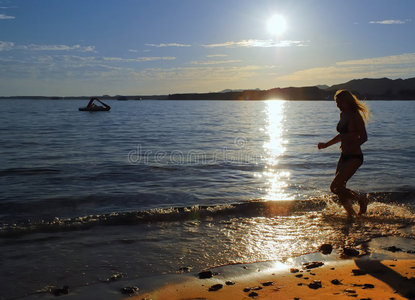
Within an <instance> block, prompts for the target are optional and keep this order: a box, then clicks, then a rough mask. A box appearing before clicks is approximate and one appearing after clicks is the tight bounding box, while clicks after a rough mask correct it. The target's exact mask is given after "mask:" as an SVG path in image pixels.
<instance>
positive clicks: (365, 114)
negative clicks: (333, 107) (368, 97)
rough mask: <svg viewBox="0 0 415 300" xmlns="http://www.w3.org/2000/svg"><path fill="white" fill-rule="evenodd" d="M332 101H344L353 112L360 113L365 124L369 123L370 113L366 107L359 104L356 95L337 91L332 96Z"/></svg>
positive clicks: (345, 91)
mask: <svg viewBox="0 0 415 300" xmlns="http://www.w3.org/2000/svg"><path fill="white" fill-rule="evenodd" d="M334 100H336V102H337V101H339V100H342V101H345V102H346V103H347V104H349V106H350V107H351V109H352V110H353V111H358V112H359V113H360V115H361V116H362V118H363V120H364V121H365V123H366V122H367V121H369V119H370V116H371V113H370V111H369V108H368V107H367V105H366V104H364V103H363V102H361V101H360V100H359V98H357V97H356V95H354V94H352V93H351V92H349V91H348V90H338V91H337V92H336V94H334Z"/></svg>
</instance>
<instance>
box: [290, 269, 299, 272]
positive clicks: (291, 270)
mask: <svg viewBox="0 0 415 300" xmlns="http://www.w3.org/2000/svg"><path fill="white" fill-rule="evenodd" d="M298 272H300V270H298V269H296V268H291V269H290V273H298Z"/></svg>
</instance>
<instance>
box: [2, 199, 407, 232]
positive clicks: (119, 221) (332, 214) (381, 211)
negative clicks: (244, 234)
mask: <svg viewBox="0 0 415 300" xmlns="http://www.w3.org/2000/svg"><path fill="white" fill-rule="evenodd" d="M392 194H394V193H392ZM399 195H400V197H398V196H396V195H395V196H396V197H397V199H401V200H402V199H403V200H402V201H401V203H400V204H399V203H396V201H395V200H396V199H395V197H392V199H391V198H390V194H389V193H375V194H371V195H370V197H371V199H372V201H371V203H370V204H369V209H368V213H367V215H365V216H364V217H362V218H361V220H362V221H363V222H370V223H372V224H374V225H376V224H380V223H382V224H384V223H388V224H401V225H402V226H407V225H410V224H415V214H414V213H413V212H412V211H411V207H410V206H409V205H406V204H405V201H406V200H407V198H405V197H402V195H407V194H406V193H404V194H399ZM375 196H376V197H375ZM412 196H413V194H412V193H409V196H408V197H409V198H411V197H412ZM388 197H389V198H388ZM333 199H334V197H332V196H327V197H320V198H315V199H309V200H293V201H264V200H252V201H247V202H242V203H234V204H222V205H212V206H201V205H194V206H189V207H170V208H154V209H148V210H144V211H129V212H112V213H107V214H95V215H87V216H80V217H73V218H57V217H56V218H54V219H52V220H50V221H45V220H42V221H40V222H31V221H27V222H24V223H20V224H3V225H1V227H0V236H3V237H7V236H16V235H24V234H29V233H36V232H60V231H73V230H87V229H90V228H91V227H94V226H106V225H111V226H114V225H127V226H128V225H136V224H145V223H152V222H182V221H189V220H222V219H224V218H226V219H228V218H235V217H236V218H240V217H241V218H246V217H248V218H250V217H269V218H273V217H280V216H282V217H284V216H293V215H303V214H306V213H309V212H312V213H314V214H320V213H321V214H322V217H323V219H325V220H326V221H329V222H334V223H338V222H344V220H345V213H344V209H343V208H342V207H341V205H339V204H338V203H337V202H335V201H333ZM388 199H389V200H388ZM378 200H381V201H378ZM357 210H358V207H356V211H357Z"/></svg>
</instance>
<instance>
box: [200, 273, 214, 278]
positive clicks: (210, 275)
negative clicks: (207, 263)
mask: <svg viewBox="0 0 415 300" xmlns="http://www.w3.org/2000/svg"><path fill="white" fill-rule="evenodd" d="M198 275H199V279H207V278H212V277H213V273H212V271H202V272H200V273H199V274H198Z"/></svg>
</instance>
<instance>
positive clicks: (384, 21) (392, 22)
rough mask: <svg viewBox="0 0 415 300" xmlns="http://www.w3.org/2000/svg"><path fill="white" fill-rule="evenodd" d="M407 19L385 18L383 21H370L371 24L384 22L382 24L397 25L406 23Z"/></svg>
mask: <svg viewBox="0 0 415 300" xmlns="http://www.w3.org/2000/svg"><path fill="white" fill-rule="evenodd" d="M406 22H407V21H402V20H383V21H370V22H369V23H370V24H382V25H396V24H405V23H406Z"/></svg>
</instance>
